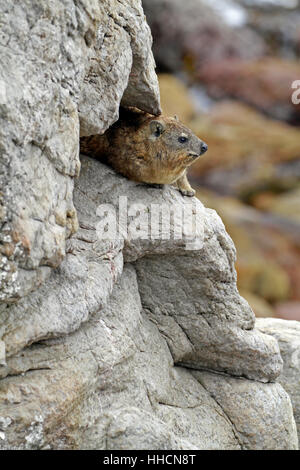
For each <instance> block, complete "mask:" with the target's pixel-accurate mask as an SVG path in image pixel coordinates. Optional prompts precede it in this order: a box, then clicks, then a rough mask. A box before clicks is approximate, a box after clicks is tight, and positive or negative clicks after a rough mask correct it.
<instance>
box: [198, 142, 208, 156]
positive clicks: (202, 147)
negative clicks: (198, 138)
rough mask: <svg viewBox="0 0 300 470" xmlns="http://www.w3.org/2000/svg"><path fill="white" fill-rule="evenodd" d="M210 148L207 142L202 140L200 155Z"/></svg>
mask: <svg viewBox="0 0 300 470" xmlns="http://www.w3.org/2000/svg"><path fill="white" fill-rule="evenodd" d="M207 149H208V146H207V144H206V143H205V142H201V144H200V155H203V154H204V153H205V152H206V151H207Z"/></svg>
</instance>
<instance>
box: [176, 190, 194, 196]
mask: <svg viewBox="0 0 300 470" xmlns="http://www.w3.org/2000/svg"><path fill="white" fill-rule="evenodd" d="M179 191H180V192H181V194H182V195H183V196H189V197H193V196H195V194H196V191H195V190H194V189H192V188H191V189H179Z"/></svg>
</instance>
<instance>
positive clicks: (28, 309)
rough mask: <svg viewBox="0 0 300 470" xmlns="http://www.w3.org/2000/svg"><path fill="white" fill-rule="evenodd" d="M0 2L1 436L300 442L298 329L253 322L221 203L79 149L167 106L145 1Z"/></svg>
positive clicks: (21, 439) (124, 444)
mask: <svg viewBox="0 0 300 470" xmlns="http://www.w3.org/2000/svg"><path fill="white" fill-rule="evenodd" d="M0 13H1V15H0V28H1V34H0V121H1V122H0V449H121V450H126V449H127V450H128V449H259V448H263V449H295V448H297V433H296V427H295V421H294V418H293V411H292V405H291V401H290V398H289V396H288V394H287V392H286V391H285V390H284V388H283V387H282V385H283V386H284V387H285V388H286V389H287V391H288V392H289V393H290V394H291V396H292V400H293V405H294V410H297V406H296V405H295V404H296V403H297V393H296V391H295V387H296V378H295V377H296V376H295V375H293V374H294V371H293V370H292V367H294V366H293V364H294V363H291V364H290V365H289V363H288V359H287V358H288V354H287V355H285V352H284V351H285V349H284V348H283V347H282V344H283V343H284V342H285V341H286V343H287V345H286V346H287V350H289V349H290V348H293V347H294V338H292V336H291V335H290V336H289V335H286V339H285V340H284V341H283V340H281V339H282V338H281V337H280V335H277V333H276V334H275V333H274V331H273V329H272V328H266V329H265V330H264V328H263V327H262V326H261V327H260V326H259V328H254V315H253V312H252V311H251V309H250V307H249V305H248V304H247V302H246V301H245V300H244V299H243V298H242V297H241V296H240V295H239V293H238V291H237V287H236V272H235V269H234V262H235V248H234V246H233V243H232V241H231V239H230V237H229V236H228V235H227V233H226V231H225V228H224V226H223V223H222V221H221V220H220V218H219V217H218V216H217V214H216V213H215V212H214V211H212V210H210V209H206V208H205V207H204V206H203V205H202V204H201V202H200V201H198V200H197V199H195V198H186V197H183V196H182V195H181V194H180V193H179V192H178V191H177V190H175V189H174V188H170V187H165V188H163V189H157V188H153V187H150V186H146V185H142V184H137V183H134V182H132V181H128V180H127V179H125V178H123V177H121V176H119V175H117V174H116V173H115V172H114V171H113V170H112V169H110V168H108V167H106V166H105V165H103V164H101V163H100V162H97V161H96V160H93V159H91V158H88V157H84V156H81V158H80V157H79V152H78V147H79V145H78V139H79V134H81V135H89V134H93V133H95V132H99V133H102V132H104V131H105V130H106V129H107V128H108V127H109V126H110V125H111V124H112V123H113V122H114V121H115V120H117V118H118V110H119V106H120V104H121V103H122V104H123V105H126V106H128V105H130V106H136V107H138V108H140V109H141V110H144V111H148V112H151V113H153V114H158V113H159V106H160V105H159V91H158V84H157V78H156V75H155V71H154V62H153V56H152V52H151V41H152V39H151V35H150V32H149V27H148V25H147V23H146V21H145V17H144V14H143V10H142V8H141V2H140V1H137V0H91V1H87V0H64V2H61V1H58V0H53V1H51V2H50V1H44V2H39V1H37V0H33V1H29V0H25V1H23V2H4V1H2V0H0ZM78 175H79V177H78ZM160 210H163V211H164V216H163V217H162V220H161V222H160V219H159V218H157V217H156V216H157V214H158V213H159V211H160ZM168 210H170V212H171V217H169V215H168ZM125 212H127V214H128V217H126V216H125V217H124V214H125ZM108 214H109V217H111V218H108V219H107V220H108V222H109V224H111V226H110V227H111V228H112V227H113V221H114V220H118V226H119V228H120V230H119V232H118V234H117V236H113V237H111V236H108V234H107V233H106V232H105V230H106V229H105V227H106V225H107V224H106V223H105V224H103V218H104V220H105V217H107V216H108ZM152 217H154V218H153V219H152ZM116 218H117V219H116ZM168 220H169V224H168ZM150 221H151V230H152V229H153V231H151V230H150V231H149V223H150ZM109 224H108V225H109ZM109 233H110V232H109ZM141 233H143V234H144V235H145V234H147V235H146V236H142V237H141V236H140V235H141ZM110 235H111V233H110ZM115 235H116V234H115ZM286 323H287V322H286ZM265 333H267V334H265ZM277 339H278V340H279V345H280V347H281V350H282V354H283V358H284V369H283V372H282V359H281V355H280V351H279V346H278V342H277ZM295 344H296V343H295ZM295 357H296V356H295V354H294V355H293V358H294V359H295ZM294 359H293V360H294ZM287 364H288V368H286V365H287ZM286 371H289V372H286ZM280 374H281V375H280ZM289 374H291V375H289ZM278 376H279V381H278V382H276V380H277V377H278ZM285 376H286V377H292V379H291V380H290V381H289V380H286V381H285V380H282V378H283V377H285Z"/></svg>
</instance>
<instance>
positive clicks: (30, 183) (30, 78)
mask: <svg viewBox="0 0 300 470" xmlns="http://www.w3.org/2000/svg"><path fill="white" fill-rule="evenodd" d="M0 12H1V23H0V27H1V40H0V141H1V147H0V227H1V235H0V279H1V286H0V300H1V301H4V300H6V301H7V302H12V301H16V300H17V299H19V298H21V297H22V296H24V295H26V294H28V293H29V292H30V291H31V290H33V289H35V288H36V287H38V286H39V285H41V284H42V283H43V282H44V280H45V278H46V277H48V276H49V275H50V273H51V268H53V267H56V266H59V264H60V263H61V261H62V260H63V258H64V256H65V240H66V238H68V237H69V236H70V235H71V234H72V233H74V232H75V231H76V230H77V216H76V211H75V209H74V205H73V201H72V193H73V184H74V183H73V181H74V177H75V176H78V174H79V169H80V161H79V154H78V151H79V121H80V130H81V133H82V134H83V135H89V134H92V133H96V132H98V133H103V132H104V131H105V130H106V129H107V128H108V127H109V126H110V125H111V124H112V123H113V122H114V121H116V120H117V119H118V110H119V105H120V101H121V99H122V96H123V95H124V98H123V99H124V102H125V103H126V102H127V103H128V101H130V104H131V106H137V107H139V108H141V109H143V110H145V111H148V112H153V113H154V114H157V113H158V112H159V90H158V82H157V77H156V75H155V72H154V60H153V56H152V53H151V42H152V38H151V34H150V30H149V27H148V25H147V23H146V22H145V20H144V15H143V11H142V8H141V5H140V2H136V1H133V0H124V1H123V2H118V1H117V0H114V1H110V0H102V1H97V0H93V1H89V2H86V1H79V0H78V1H75V0H74V1H73V0H67V1H65V2H60V1H58V0H55V1H53V2H40V1H37V0H35V1H24V2H21V3H20V2H19V3H18V2H6V1H1V2H0ZM124 92H125V93H124ZM78 109H79V113H78Z"/></svg>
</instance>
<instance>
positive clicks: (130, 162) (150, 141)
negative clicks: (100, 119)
mask: <svg viewBox="0 0 300 470" xmlns="http://www.w3.org/2000/svg"><path fill="white" fill-rule="evenodd" d="M182 138H186V139H187V141H186V142H180V141H179V139H182ZM205 147H206V149H207V146H206V145H205V144H204V142H202V141H201V140H200V139H198V137H196V136H195V135H194V134H193V133H192V132H191V130H190V129H188V128H187V127H185V126H184V125H183V124H181V123H180V122H178V120H177V118H176V117H175V118H171V117H165V116H163V115H161V116H159V117H155V116H152V115H150V114H147V113H142V112H140V111H138V110H136V109H130V110H128V109H127V110H124V109H123V110H121V112H120V119H119V120H118V121H117V122H116V123H115V124H113V125H112V126H111V127H110V128H109V129H108V131H106V133H105V134H103V135H94V136H90V137H83V138H82V139H81V140H80V151H81V152H82V153H84V154H87V155H90V156H93V157H96V158H99V159H100V160H101V161H103V162H106V163H108V164H109V165H110V166H111V167H112V168H114V169H115V170H116V171H117V172H118V173H120V174H122V175H123V176H126V177H127V178H129V179H131V180H134V181H138V182H142V183H148V184H172V183H176V184H177V186H178V188H179V190H180V191H181V192H182V194H184V195H188V196H193V195H194V193H195V191H194V190H193V189H192V188H191V186H190V185H189V183H188V180H187V177H186V169H187V167H189V166H190V165H191V164H192V163H194V162H195V161H196V160H197V159H198V158H199V156H200V155H201V154H202V153H204V152H205V151H206V149H205Z"/></svg>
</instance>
